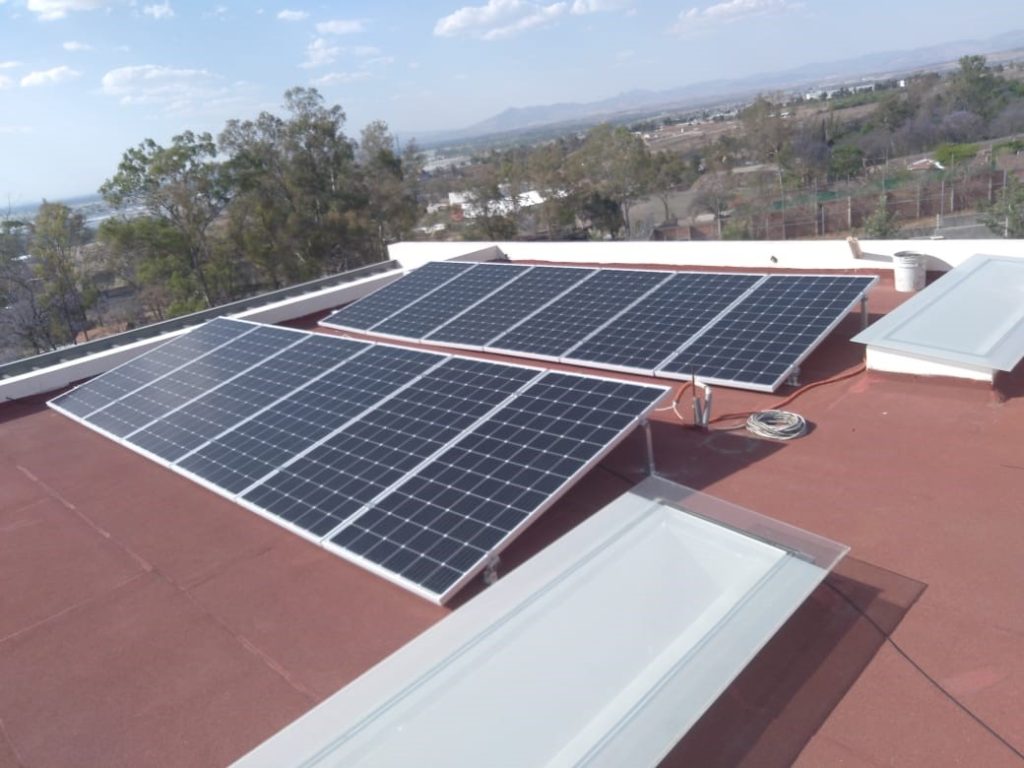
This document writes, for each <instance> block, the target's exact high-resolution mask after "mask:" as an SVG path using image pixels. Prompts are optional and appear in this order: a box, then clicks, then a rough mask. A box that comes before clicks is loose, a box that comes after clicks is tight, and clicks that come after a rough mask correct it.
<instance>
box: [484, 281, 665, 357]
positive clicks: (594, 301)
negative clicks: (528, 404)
mask: <svg viewBox="0 0 1024 768" xmlns="http://www.w3.org/2000/svg"><path fill="white" fill-rule="evenodd" d="M668 277H669V275H668V274H667V273H665V272H644V271H640V270H626V269H610V270H601V271H599V272H598V273H597V274H596V275H594V276H593V277H592V278H590V279H589V280H587V281H585V282H583V283H581V284H580V285H579V286H577V287H576V288H574V289H573V290H571V291H569V292H568V293H566V294H565V295H563V296H562V297H561V298H559V299H558V300H557V301H554V302H552V303H551V304H549V305H548V306H547V307H545V308H544V309H542V310H540V311H539V312H537V313H536V314H534V315H533V316H531V317H529V318H528V319H527V320H525V321H523V322H522V323H520V324H519V325H517V326H516V327H515V328H513V329H511V330H510V331H508V332H507V333H505V334H503V335H502V336H499V337H498V338H497V339H495V340H494V341H492V342H491V343H490V344H488V345H487V348H488V349H494V350H496V351H497V350H500V351H510V352H516V353H519V354H525V355H536V356H540V357H549V358H557V357H559V356H560V355H563V354H565V353H566V352H567V351H568V350H569V349H571V348H572V347H574V346H575V345H576V344H578V343H579V342H580V341H581V340H582V339H584V338H585V337H586V336H588V335H590V334H591V333H593V332H594V331H595V330H597V329H598V328H599V327H600V326H601V325H602V324H603V323H605V322H606V321H608V320H611V319H612V318H613V317H615V316H616V315H618V314H619V313H621V312H623V311H625V310H626V309H628V308H629V306H630V305H631V304H632V303H633V302H634V301H636V300H637V299H639V298H640V297H642V296H643V295H644V294H645V293H647V292H648V291H650V290H651V289H653V288H654V287H655V286H657V285H658V284H659V283H661V282H664V281H665V280H667V279H668Z"/></svg>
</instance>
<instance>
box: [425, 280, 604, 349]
mask: <svg viewBox="0 0 1024 768" xmlns="http://www.w3.org/2000/svg"><path fill="white" fill-rule="evenodd" d="M595 271H596V270H593V269H578V268H573V267H533V268H532V269H530V271H529V272H527V273H526V274H525V275H523V276H522V277H520V278H519V279H518V280H516V281H515V282H512V283H509V284H508V285H506V286H505V287H504V288H502V289H501V290H500V291H498V292H497V293H495V294H494V295H492V296H490V297H489V298H487V299H484V300H483V301H482V302H480V303H479V304H477V305H476V306H475V307H472V308H471V309H468V310H466V311H465V312H463V313H462V314H461V315H459V316H458V317H456V318H455V319H453V320H452V321H451V322H449V323H446V324H445V325H443V326H441V327H440V328H438V329H437V330H436V331H434V332H433V333H431V334H429V335H428V336H427V338H426V341H432V342H440V343H447V344H458V345H460V346H470V347H482V346H483V345H485V344H486V343H487V342H489V341H490V340H491V339H494V338H497V337H498V336H500V335H501V334H503V333H505V331H507V330H508V329H509V328H511V327H512V326H513V325H515V324H516V323H518V322H519V321H520V320H522V319H523V318H525V317H528V316H529V315H530V314H532V313H533V312H536V311H537V310H538V309H540V308H541V307H543V306H544V305H545V304H547V303H548V302H549V301H551V300H552V299H554V298H556V297H557V296H559V295H560V294H562V293H564V292H565V291H567V290H568V289H569V288H571V287H572V286H574V285H576V284H577V283H579V282H581V281H582V280H584V279H586V278H587V277H590V276H591V275H593V274H594V272H595Z"/></svg>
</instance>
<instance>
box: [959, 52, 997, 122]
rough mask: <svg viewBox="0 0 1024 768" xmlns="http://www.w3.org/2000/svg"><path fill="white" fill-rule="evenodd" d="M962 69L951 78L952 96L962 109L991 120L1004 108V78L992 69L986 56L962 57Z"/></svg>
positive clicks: (960, 62)
mask: <svg viewBox="0 0 1024 768" xmlns="http://www.w3.org/2000/svg"><path fill="white" fill-rule="evenodd" d="M959 64H960V68H959V69H958V70H957V71H956V72H954V73H953V75H952V77H951V78H950V87H949V90H950V94H951V96H952V97H953V103H954V105H955V106H957V107H959V108H960V109H963V110H967V111H969V112H973V113H974V114H976V115H980V116H981V117H982V118H984V119H985V120H986V121H987V120H990V119H991V118H992V117H993V116H994V115H995V114H996V113H997V112H998V111H999V108H1000V107H1001V106H1002V102H1003V94H1002V88H1001V85H1002V84H1003V82H1004V81H1003V80H1002V78H1000V77H998V76H997V75H996V74H995V73H994V72H992V70H991V69H989V66H988V63H987V62H986V60H985V57H984V56H962V57H961V58H960V61H959Z"/></svg>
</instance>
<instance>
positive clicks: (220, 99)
mask: <svg viewBox="0 0 1024 768" xmlns="http://www.w3.org/2000/svg"><path fill="white" fill-rule="evenodd" d="M466 2H469V3H476V4H465V3H466ZM1021 27H1024V12H1022V9H1021V5H1020V0H985V2H982V3H979V2H977V1H976V0H972V1H971V2H968V1H966V0H902V1H901V2H892V0H858V2H855V3H849V2H838V1H837V0H799V1H798V0H679V1H676V2H671V1H669V0H419V1H418V2H406V3H397V2H391V1H390V0H376V1H375V2H370V1H368V0H365V1H364V0H354V1H351V2H320V3H311V2H303V0H284V2H281V3H268V2H263V1H262V0H256V1H255V2H224V3H220V4H218V3H216V2H212V3H199V2H186V0H159V1H156V0H0V205H3V206H5V207H7V206H19V205H25V204H30V203H34V202H38V201H39V200H40V199H42V198H46V199H49V200H58V199H61V198H66V197H71V196H75V195H81V194H90V193H93V192H95V191H96V190H97V188H98V187H99V185H100V184H102V182H103V181H104V180H105V179H106V178H109V177H110V176H112V175H113V174H114V173H115V172H116V170H117V164H118V162H119V160H120V158H121V156H122V154H123V153H124V151H125V150H127V149H129V148H130V147H133V146H135V145H136V144H138V143H139V142H141V141H143V140H145V139H147V138H152V139H154V140H155V141H157V142H159V143H166V142H168V141H169V140H170V139H171V137H172V136H174V135H175V134H177V133H180V132H182V131H184V130H193V131H210V132H212V133H213V134H214V135H216V134H217V133H218V132H219V131H220V130H221V129H222V128H223V126H224V123H225V121H227V120H228V119H231V118H240V119H246V118H251V117H255V116H256V115H257V114H259V113H260V112H261V111H270V112H274V113H276V114H283V109H282V107H281V104H282V96H283V94H284V92H285V91H286V90H287V89H288V88H290V87H293V86H298V85H301V86H311V87H315V88H317V89H318V90H319V91H320V93H321V94H323V96H324V98H325V99H326V100H327V102H328V103H330V104H340V105H341V106H342V107H343V108H344V110H345V113H346V115H347V117H348V122H347V123H346V128H345V130H346V133H347V134H348V135H349V136H353V137H358V135H359V131H360V130H361V129H362V127H363V126H364V125H366V124H367V123H368V122H370V121H373V120H384V121H386V122H387V123H388V125H389V126H390V127H391V128H392V129H393V130H395V131H396V132H398V133H399V134H400V135H402V136H403V137H405V138H410V137H414V136H415V135H416V134H417V132H426V131H431V130H444V129H457V128H463V127H466V126H469V125H472V124H473V123H475V122H478V121H481V120H484V119H487V118H489V117H491V116H493V115H495V114H497V113H499V112H501V111H503V110H505V109H507V108H509V107H526V106H535V105H541V104H550V103H556V102H566V101H571V102H577V101H593V100H598V99H603V98H608V97H611V96H614V95H616V94H618V93H621V92H623V91H628V90H632V89H635V88H647V89H666V88H673V87H677V86H681V85H686V84H688V83H694V82H701V81H707V80H716V79H719V78H731V77H743V76H747V75H753V74H757V73H761V72H774V71H780V70H785V69H789V68H792V67H795V66H800V65H803V64H807V63H814V62H828V61H836V60H841V59H845V58H851V57H854V56H859V55H862V54H865V53H873V52H878V51H889V50H901V49H910V48H917V47H921V46H926V45H933V44H936V43H941V42H946V41H950V40H963V39H972V38H987V37H991V36H993V35H996V34H999V33H1001V32H1005V31H1008V30H1011V29H1019V28H1021Z"/></svg>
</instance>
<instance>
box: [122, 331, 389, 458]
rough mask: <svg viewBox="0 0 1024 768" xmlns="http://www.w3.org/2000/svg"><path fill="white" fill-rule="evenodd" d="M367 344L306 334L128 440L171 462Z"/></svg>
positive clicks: (289, 392)
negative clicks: (281, 350)
mask: <svg viewBox="0 0 1024 768" xmlns="http://www.w3.org/2000/svg"><path fill="white" fill-rule="evenodd" d="M300 338H302V337H300ZM368 346H369V345H368V344H366V343H364V342H359V341H352V340H350V339H341V338H338V337H335V336H306V337H305V338H303V339H302V341H300V342H299V343H298V344H296V345H295V346H293V347H290V348H288V349H286V350H284V351H283V352H281V353H280V354H278V355H276V356H274V357H271V358H268V359H267V360H265V361H264V362H263V363H261V364H260V365H259V366H257V367H256V368H254V369H253V370H251V371H247V372H246V373H243V374H242V375H240V376H238V377H237V378H235V379H233V380H231V381H229V382H227V383H226V384H223V385H221V386H220V387H217V388H216V389H214V390H211V391H210V392H207V393H206V394H205V395H203V396H202V397H200V398H199V399H197V400H194V401H193V402H191V403H188V404H187V405H185V406H183V407H182V408H179V409H178V410H176V411H173V412H172V413H170V414H168V415H166V416H164V417H163V418H161V419H159V420H158V421H156V422H154V423H152V424H150V425H149V426H147V427H146V428H144V429H142V430H140V431H138V432H135V433H134V434H132V435H130V436H129V437H128V441H129V442H130V443H132V444H133V445H136V446H138V447H140V448H143V449H144V450H147V451H149V452H150V453H153V454H156V455H157V456H160V457H161V458H163V459H166V460H167V461H176V460H177V459H179V458H181V457H182V456H184V455H185V454H186V453H188V452H189V451H191V450H194V449H195V448H198V447H199V446H201V445H202V444H203V443H205V442H206V441H208V440H210V439H212V438H214V437H216V436H217V435H219V434H221V433H222V432H224V431H226V430H228V429H230V428H231V427H233V426H235V425H236V424H238V423H240V422H242V421H243V420H245V419H247V418H249V417H250V416H252V415H253V414H255V413H257V412H258V411H259V410H261V409H262V408H264V407H265V406H268V405H270V404H271V403H273V402H274V401H275V400H279V399H281V398H284V397H285V396H286V395H289V394H291V393H292V392H293V391H294V390H295V389H297V388H298V387H300V386H302V385H303V384H306V383H307V382H309V381H310V380H312V379H313V378H315V377H317V376H320V375H321V374H323V373H324V372H325V371H327V370H328V369H330V368H334V367H335V366H337V365H338V364H339V363H341V362H342V361H343V360H345V359H347V358H348V357H351V356H352V355H354V354H355V353H356V352H359V351H360V350H363V349H366V348H367V347H368Z"/></svg>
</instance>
